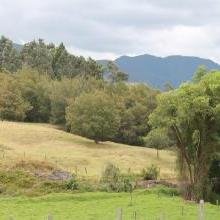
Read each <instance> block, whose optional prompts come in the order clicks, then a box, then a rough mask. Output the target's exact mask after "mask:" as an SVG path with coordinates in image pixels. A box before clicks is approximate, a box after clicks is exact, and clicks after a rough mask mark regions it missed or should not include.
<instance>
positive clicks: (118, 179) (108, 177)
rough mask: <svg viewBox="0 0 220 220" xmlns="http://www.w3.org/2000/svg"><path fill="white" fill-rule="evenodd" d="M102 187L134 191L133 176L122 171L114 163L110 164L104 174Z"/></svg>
mask: <svg viewBox="0 0 220 220" xmlns="http://www.w3.org/2000/svg"><path fill="white" fill-rule="evenodd" d="M101 188H102V190H104V191H114V192H132V190H133V185H132V178H131V177H130V176H125V175H123V174H122V173H121V171H120V169H119V168H118V167H116V166H115V165H114V164H111V163H110V164H108V165H107V166H106V168H105V170H104V172H103V174H102V178H101Z"/></svg>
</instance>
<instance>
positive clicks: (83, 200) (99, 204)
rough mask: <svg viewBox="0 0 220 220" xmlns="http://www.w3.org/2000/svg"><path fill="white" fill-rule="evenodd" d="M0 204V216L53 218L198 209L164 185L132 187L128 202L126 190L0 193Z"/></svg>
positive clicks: (142, 218) (102, 218) (188, 216)
mask: <svg viewBox="0 0 220 220" xmlns="http://www.w3.org/2000/svg"><path fill="white" fill-rule="evenodd" d="M158 192H159V194H158ZM0 206H1V209H0V219H1V220H3V219H14V220H30V219H32V220H39V219H47V218H48V216H52V217H53V219H54V220H63V219H65V220H68V219H69V220H72V219H78V220H85V219H86V220H87V219H90V220H113V219H116V215H117V214H116V213H117V210H118V209H119V208H122V216H123V219H124V220H135V219H136V220H146V219H154V220H155V219H168V220H178V219H179V220H195V219H198V213H199V211H198V210H199V207H198V205H197V204H195V203H193V202H186V201H184V200H182V199H181V198H180V197H178V196H172V194H171V193H169V190H168V189H166V188H158V189H154V190H138V191H135V192H134V193H133V201H132V204H131V202H130V195H129V193H105V192H91V193H88V192H87V193H75V194H50V195H46V196H43V197H34V198H27V197H15V198H12V197H9V198H7V197H2V198H0ZM204 210H205V219H206V220H218V219H220V207H218V206H215V205H211V204H209V203H206V204H205V208H204ZM48 219H49V218H48Z"/></svg>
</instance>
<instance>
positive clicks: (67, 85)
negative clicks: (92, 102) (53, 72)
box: [49, 76, 105, 125]
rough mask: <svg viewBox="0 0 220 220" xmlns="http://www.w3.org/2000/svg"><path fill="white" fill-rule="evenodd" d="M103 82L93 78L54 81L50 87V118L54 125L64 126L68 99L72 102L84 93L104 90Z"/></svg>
mask: <svg viewBox="0 0 220 220" xmlns="http://www.w3.org/2000/svg"><path fill="white" fill-rule="evenodd" d="M104 84H105V82H104V81H103V80H98V79H96V78H94V77H89V78H87V77H86V78H85V77H83V76H76V77H74V78H71V79H70V78H66V77H62V78H61V80H54V81H53V82H52V83H51V87H50V92H49V93H50V102H51V117H50V121H51V122H52V123H54V124H62V125H65V124H66V118H65V111H66V107H67V105H68V102H69V100H70V99H72V100H74V99H76V98H77V97H79V96H80V95H81V94H82V93H84V92H87V93H88V92H91V93H92V91H94V90H100V89H103V88H104Z"/></svg>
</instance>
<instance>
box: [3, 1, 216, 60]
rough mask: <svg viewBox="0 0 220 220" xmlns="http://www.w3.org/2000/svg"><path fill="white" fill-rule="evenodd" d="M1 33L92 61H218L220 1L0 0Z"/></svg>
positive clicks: (19, 40)
mask: <svg viewBox="0 0 220 220" xmlns="http://www.w3.org/2000/svg"><path fill="white" fill-rule="evenodd" d="M0 34H3V35H5V36H6V37H9V38H11V39H12V40H13V41H15V42H17V43H24V42H27V41H30V40H32V39H34V38H35V39H37V38H43V39H45V41H46V42H51V41H52V42H55V43H59V42H61V41H62V42H64V43H65V45H66V46H67V48H68V49H69V51H71V52H72V53H74V54H77V55H79V54H80V55H84V56H91V57H93V58H98V59H100V58H101V59H102V58H112V59H113V58H115V57H118V56H120V55H125V54H126V55H139V54H144V53H148V54H153V55H158V56H167V55H173V54H181V55H194V56H200V57H204V58H210V59H213V60H215V61H217V62H220V0H184V1H182V0H0Z"/></svg>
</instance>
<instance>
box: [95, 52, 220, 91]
mask: <svg viewBox="0 0 220 220" xmlns="http://www.w3.org/2000/svg"><path fill="white" fill-rule="evenodd" d="M107 62H108V60H98V63H99V64H102V65H103V66H106V65H107ZM114 63H115V64H116V65H117V66H118V67H119V69H120V70H121V71H124V72H126V73H128V74H129V81H130V82H144V83H148V84H149V85H151V86H154V87H157V88H162V87H163V86H164V85H165V84H166V83H168V82H169V83H171V84H172V85H173V86H175V87H177V86H179V85H180V84H181V83H182V82H185V81H189V80H191V79H192V76H193V74H194V73H195V71H196V69H197V68H198V67H199V66H201V65H204V66H206V68H207V69H209V70H213V69H216V70H220V65H219V64H218V63H215V62H213V61H212V60H209V59H203V58H199V57H193V56H181V55H173V56H167V57H157V56H152V55H149V54H144V55H139V56H134V57H130V56H121V57H119V58H117V59H116V60H114Z"/></svg>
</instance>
